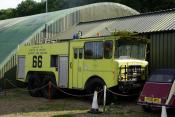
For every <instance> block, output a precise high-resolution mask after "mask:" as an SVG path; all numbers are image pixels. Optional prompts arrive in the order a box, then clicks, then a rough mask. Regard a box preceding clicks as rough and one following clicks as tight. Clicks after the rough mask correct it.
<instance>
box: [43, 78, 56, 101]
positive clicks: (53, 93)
mask: <svg viewBox="0 0 175 117" xmlns="http://www.w3.org/2000/svg"><path fill="white" fill-rule="evenodd" d="M49 81H51V80H50V79H47V78H44V79H43V81H42V82H43V83H42V86H45V85H47V84H49ZM51 82H52V83H53V84H56V83H54V82H53V81H51ZM55 86H56V85H55ZM41 91H42V95H43V97H45V98H47V99H49V98H51V99H53V98H56V97H57V89H56V88H55V87H54V86H53V85H51V89H50V96H49V85H47V86H46V87H44V88H43V89H42V90H41Z"/></svg>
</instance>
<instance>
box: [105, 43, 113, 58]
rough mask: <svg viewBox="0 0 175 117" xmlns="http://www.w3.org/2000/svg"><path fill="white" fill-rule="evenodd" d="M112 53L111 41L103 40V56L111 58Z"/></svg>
mask: <svg viewBox="0 0 175 117" xmlns="http://www.w3.org/2000/svg"><path fill="white" fill-rule="evenodd" d="M112 54H113V42H112V41H105V42H104V58H105V59H111V58H112Z"/></svg>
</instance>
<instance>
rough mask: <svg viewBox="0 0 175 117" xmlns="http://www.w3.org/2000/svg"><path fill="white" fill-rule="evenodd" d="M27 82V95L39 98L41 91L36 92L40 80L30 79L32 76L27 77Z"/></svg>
mask: <svg viewBox="0 0 175 117" xmlns="http://www.w3.org/2000/svg"><path fill="white" fill-rule="evenodd" d="M28 77H29V80H28V87H27V88H28V90H29V94H30V95H31V96H33V97H40V96H41V90H38V89H39V88H40V84H41V80H40V79H39V78H35V77H32V75H29V76H28Z"/></svg>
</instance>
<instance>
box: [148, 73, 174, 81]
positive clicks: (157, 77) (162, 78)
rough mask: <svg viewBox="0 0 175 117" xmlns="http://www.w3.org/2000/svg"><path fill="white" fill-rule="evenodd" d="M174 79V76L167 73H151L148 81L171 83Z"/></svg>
mask: <svg viewBox="0 0 175 117" xmlns="http://www.w3.org/2000/svg"><path fill="white" fill-rule="evenodd" d="M173 81H174V76H172V75H168V74H155V75H151V77H150V78H149V79H148V82H158V83H172V82H173Z"/></svg>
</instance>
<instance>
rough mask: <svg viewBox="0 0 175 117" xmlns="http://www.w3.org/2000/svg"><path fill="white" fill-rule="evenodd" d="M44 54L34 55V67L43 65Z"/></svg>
mask: <svg viewBox="0 0 175 117" xmlns="http://www.w3.org/2000/svg"><path fill="white" fill-rule="evenodd" d="M42 58H43V57H42V56H33V65H32V66H33V67H34V68H36V67H38V68H41V67H42Z"/></svg>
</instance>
